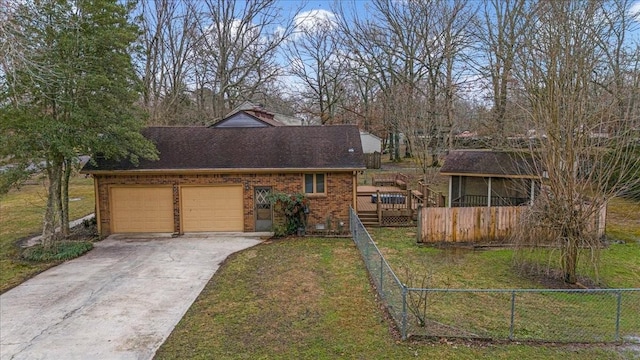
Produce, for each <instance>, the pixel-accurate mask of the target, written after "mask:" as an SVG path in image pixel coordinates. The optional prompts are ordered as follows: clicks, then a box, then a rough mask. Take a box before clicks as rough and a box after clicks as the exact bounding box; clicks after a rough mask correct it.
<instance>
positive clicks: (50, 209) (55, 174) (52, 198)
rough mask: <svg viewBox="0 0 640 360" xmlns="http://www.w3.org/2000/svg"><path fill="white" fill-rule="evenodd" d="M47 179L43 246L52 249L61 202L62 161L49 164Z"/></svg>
mask: <svg viewBox="0 0 640 360" xmlns="http://www.w3.org/2000/svg"><path fill="white" fill-rule="evenodd" d="M46 171H47V178H48V180H49V186H48V189H47V190H48V195H47V208H46V209H45V213H44V219H43V224H42V246H43V247H45V248H50V247H51V246H52V245H53V242H54V240H55V234H56V225H57V221H56V218H57V215H58V204H59V202H60V191H59V190H60V179H61V176H62V161H60V160H54V161H51V162H48V163H47V169H46Z"/></svg>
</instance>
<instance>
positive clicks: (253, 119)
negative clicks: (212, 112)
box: [209, 110, 284, 128]
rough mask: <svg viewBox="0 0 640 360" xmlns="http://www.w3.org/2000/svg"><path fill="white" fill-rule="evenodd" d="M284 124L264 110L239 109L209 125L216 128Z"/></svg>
mask: <svg viewBox="0 0 640 360" xmlns="http://www.w3.org/2000/svg"><path fill="white" fill-rule="evenodd" d="M270 126H284V125H283V124H282V123H281V122H279V121H277V120H275V119H274V118H273V114H271V113H268V112H266V111H251V110H240V111H238V112H236V113H233V114H231V115H229V116H227V117H225V118H224V119H222V120H220V121H218V122H216V123H214V124H213V125H210V126H209V127H216V128H239V127H270Z"/></svg>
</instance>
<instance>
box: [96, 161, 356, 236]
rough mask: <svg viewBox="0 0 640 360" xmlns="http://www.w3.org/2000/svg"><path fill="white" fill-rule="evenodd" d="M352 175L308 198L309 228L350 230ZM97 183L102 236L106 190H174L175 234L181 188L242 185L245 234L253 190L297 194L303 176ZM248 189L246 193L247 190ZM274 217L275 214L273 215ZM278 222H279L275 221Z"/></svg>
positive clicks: (101, 178)
mask: <svg viewBox="0 0 640 360" xmlns="http://www.w3.org/2000/svg"><path fill="white" fill-rule="evenodd" d="M353 176H354V175H353V173H352V172H332V173H327V174H326V185H327V189H326V190H327V192H326V195H311V196H309V199H310V206H309V209H310V212H309V216H308V226H310V227H315V225H316V224H319V223H322V224H324V223H326V221H327V219H328V218H330V219H331V222H332V224H338V223H339V222H344V224H345V228H347V229H348V226H349V206H350V205H352V202H353V191H355V189H353ZM94 177H95V179H96V181H97V182H98V194H97V197H98V202H99V213H100V214H99V216H100V228H101V235H103V236H106V235H109V234H110V233H111V215H110V205H109V188H110V187H111V186H118V185H164V186H173V204H174V231H175V232H177V233H181V232H182V231H181V229H180V199H179V197H180V186H182V185H223V184H229V185H231V184H239V185H242V189H243V196H244V231H245V232H251V231H255V215H254V201H253V197H254V187H256V186H271V187H272V188H273V190H274V191H280V192H284V193H288V194H293V193H300V192H303V191H304V188H303V173H275V174H200V175H94ZM247 187H248V190H247ZM274 215H276V214H274ZM274 221H278V219H274Z"/></svg>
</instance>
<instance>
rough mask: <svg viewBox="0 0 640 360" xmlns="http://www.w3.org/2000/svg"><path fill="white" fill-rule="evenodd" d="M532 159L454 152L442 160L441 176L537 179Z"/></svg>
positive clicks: (500, 153)
mask: <svg viewBox="0 0 640 360" xmlns="http://www.w3.org/2000/svg"><path fill="white" fill-rule="evenodd" d="M534 165H535V164H534V162H533V159H532V158H531V156H530V155H528V154H524V153H515V152H505V151H491V150H456V151H451V152H449V154H448V155H447V156H446V157H445V159H444V165H443V166H442V168H441V169H440V174H441V175H466V176H495V177H520V178H538V177H539V175H537V173H538V172H537V171H536V170H535V166H534Z"/></svg>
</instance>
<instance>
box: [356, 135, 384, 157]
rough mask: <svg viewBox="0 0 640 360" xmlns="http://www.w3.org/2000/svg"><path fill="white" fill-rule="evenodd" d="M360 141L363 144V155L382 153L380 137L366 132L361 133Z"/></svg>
mask: <svg viewBox="0 0 640 360" xmlns="http://www.w3.org/2000/svg"><path fill="white" fill-rule="evenodd" d="M360 141H361V142H362V152H363V153H365V154H372V153H374V152H382V139H380V138H379V137H377V136H375V135H373V134H371V133H368V132H366V131H360Z"/></svg>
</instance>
